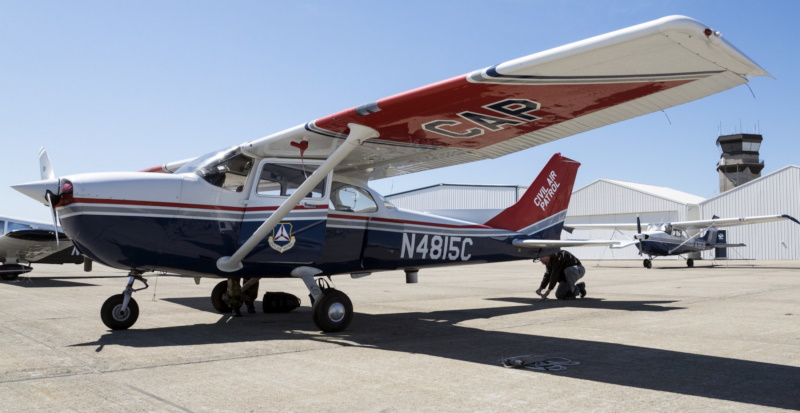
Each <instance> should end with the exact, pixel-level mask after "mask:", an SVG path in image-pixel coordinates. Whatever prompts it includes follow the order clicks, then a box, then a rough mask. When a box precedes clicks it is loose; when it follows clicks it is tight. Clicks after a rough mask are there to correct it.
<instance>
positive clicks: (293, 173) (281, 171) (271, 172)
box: [256, 163, 327, 198]
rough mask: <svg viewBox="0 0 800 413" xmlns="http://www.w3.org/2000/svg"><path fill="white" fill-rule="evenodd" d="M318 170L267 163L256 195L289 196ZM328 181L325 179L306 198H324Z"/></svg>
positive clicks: (303, 166) (308, 167)
mask: <svg viewBox="0 0 800 413" xmlns="http://www.w3.org/2000/svg"><path fill="white" fill-rule="evenodd" d="M316 170H317V166H316V165H303V164H292V163H286V164H281V163H266V164H264V168H263V169H262V170H261V175H260V176H259V179H258V187H257V188H256V193H257V194H258V195H262V196H289V195H291V194H293V193H294V192H295V191H296V190H297V188H299V187H300V185H302V184H303V182H305V181H306V179H307V177H308V176H310V175H311V174H312V173H314V171H316ZM326 181H327V179H323V180H322V182H320V183H319V184H317V186H316V187H314V189H312V190H311V192H310V193H309V194H308V195H306V198H324V197H325V184H326Z"/></svg>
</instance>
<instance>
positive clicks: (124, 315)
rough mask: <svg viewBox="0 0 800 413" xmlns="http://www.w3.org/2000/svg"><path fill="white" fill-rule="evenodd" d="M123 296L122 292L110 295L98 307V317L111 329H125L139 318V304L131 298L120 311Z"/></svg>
mask: <svg viewBox="0 0 800 413" xmlns="http://www.w3.org/2000/svg"><path fill="white" fill-rule="evenodd" d="M124 300H125V297H124V296H123V295H122V294H117V295H112V296H111V297H109V298H108V300H106V302H104V303H103V307H101V308H100V318H101V319H102V320H103V324H105V325H106V327H108V328H110V329H112V330H127V329H128V327H130V326H132V325H133V324H134V323H136V319H138V318H139V305H138V304H136V300H134V299H133V298H131V300H130V301H129V302H128V308H127V309H126V310H125V311H122V302H123V301H124Z"/></svg>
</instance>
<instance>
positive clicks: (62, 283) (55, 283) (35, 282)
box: [2, 276, 97, 288]
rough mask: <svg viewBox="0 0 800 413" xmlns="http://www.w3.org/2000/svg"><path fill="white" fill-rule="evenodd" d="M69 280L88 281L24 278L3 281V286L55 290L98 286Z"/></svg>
mask: <svg viewBox="0 0 800 413" xmlns="http://www.w3.org/2000/svg"><path fill="white" fill-rule="evenodd" d="M67 278H75V279H81V280H86V278H84V277H22V276H20V277H19V279H17V280H14V281H3V282H2V283H3V284H7V285H11V286H14V287H21V288H55V287H96V286H97V284H90V283H85V282H77V281H66V279H67Z"/></svg>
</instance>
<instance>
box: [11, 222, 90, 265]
mask: <svg viewBox="0 0 800 413" xmlns="http://www.w3.org/2000/svg"><path fill="white" fill-rule="evenodd" d="M31 263H36V264H81V263H84V264H85V265H86V267H85V269H86V270H87V271H89V270H91V261H88V260H87V261H85V262H84V257H83V255H81V253H80V252H79V251H78V250H77V248H75V246H74V245H72V242H71V241H70V240H69V238H68V237H67V236H66V235H65V234H64V233H63V232H61V231H60V228H58V227H56V229H55V231H54V230H53V224H50V223H47V222H39V221H31V220H27V219H20V218H11V217H4V216H0V279H3V280H5V281H13V280H16V279H17V278H19V276H20V275H21V274H25V273H28V272H31V271H32V270H33V268H32V267H31Z"/></svg>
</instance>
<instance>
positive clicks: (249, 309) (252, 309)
mask: <svg viewBox="0 0 800 413" xmlns="http://www.w3.org/2000/svg"><path fill="white" fill-rule="evenodd" d="M244 304H245V305H246V306H247V312H248V313H250V314H253V313H255V312H256V306H255V305H253V302H252V301H247V302H245V303H244Z"/></svg>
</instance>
